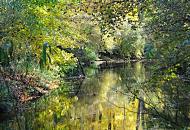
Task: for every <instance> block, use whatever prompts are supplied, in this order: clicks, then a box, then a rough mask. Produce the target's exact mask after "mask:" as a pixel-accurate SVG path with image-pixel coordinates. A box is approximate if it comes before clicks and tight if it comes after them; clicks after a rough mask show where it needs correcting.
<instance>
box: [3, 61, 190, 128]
mask: <svg viewBox="0 0 190 130" xmlns="http://www.w3.org/2000/svg"><path fill="white" fill-rule="evenodd" d="M151 70H152V69H151V65H148V64H146V65H145V64H143V63H141V62H136V63H131V64H126V65H123V66H120V67H118V68H114V69H104V70H97V69H92V68H87V69H86V73H87V75H88V76H87V78H86V79H84V80H78V81H75V82H74V81H72V82H69V83H68V84H66V86H63V87H61V88H59V89H57V90H55V91H53V92H52V93H51V94H50V95H46V96H43V97H42V98H40V99H39V100H38V101H36V102H33V103H30V104H29V105H27V108H26V110H25V111H24V112H20V113H17V114H15V113H14V116H13V117H12V118H10V119H9V120H4V121H3V122H2V123H0V129H3V130H4V129H5V130H9V129H10V130H30V129H34V130H38V129H45V130H51V129H61V130H62V129H63V130H135V129H139V130H144V129H190V127H189V125H190V124H189V123H190V107H189V105H190V91H189V90H190V86H189V84H188V83H185V82H182V81H180V80H179V79H178V78H174V79H168V77H167V79H166V77H165V76H163V75H157V77H156V78H155V77H152V76H151V75H152V72H151ZM150 78H151V79H152V80H151V82H147V81H148V79H150ZM65 88H70V90H71V91H69V94H68V95H66V94H65V93H66V91H65ZM68 97H69V98H68Z"/></svg>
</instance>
